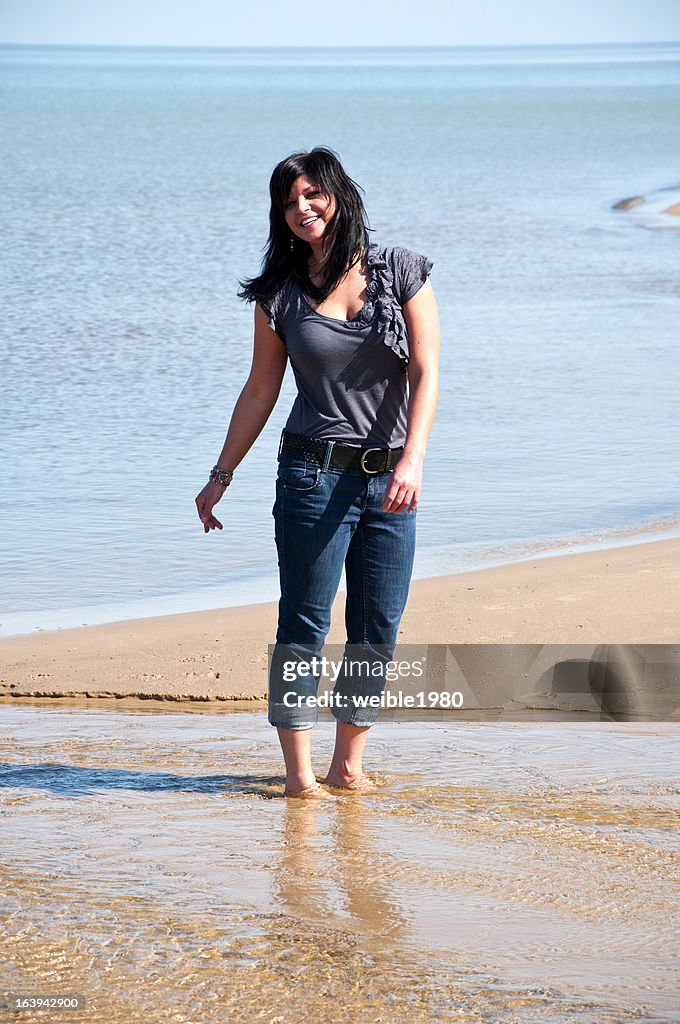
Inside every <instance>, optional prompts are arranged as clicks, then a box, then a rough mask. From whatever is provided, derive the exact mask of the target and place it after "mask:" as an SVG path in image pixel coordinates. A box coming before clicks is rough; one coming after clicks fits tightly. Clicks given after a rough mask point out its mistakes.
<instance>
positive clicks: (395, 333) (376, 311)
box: [357, 242, 433, 371]
mask: <svg viewBox="0 0 680 1024" xmlns="http://www.w3.org/2000/svg"><path fill="white" fill-rule="evenodd" d="M394 255H395V256H397V255H398V259H399V260H401V262H402V263H403V264H404V268H403V269H404V275H403V277H404V278H405V279H409V278H414V279H417V278H420V279H421V280H422V281H424V280H425V278H426V277H427V275H428V274H429V272H430V270H431V269H432V266H433V264H432V262H431V261H430V260H428V259H426V258H424V257H421V256H420V255H419V254H418V253H412V252H411V251H410V250H408V249H399V250H395V253H394ZM366 261H367V263H368V268H369V272H370V273H369V276H370V281H369V283H368V286H367V289H366V291H367V295H368V298H367V302H366V305H365V306H364V308H363V309H362V310H361V312H360V314H359V315H358V317H357V319H361V321H362V322H363V323H371V322H372V321H373V318H374V317H377V325H378V332H379V333H380V334H381V335H382V339H383V342H384V343H385V345H387V347H388V348H390V349H392V351H393V352H394V354H395V355H396V356H398V357H399V359H400V360H401V365H402V369H403V370H404V371H405V370H406V367H407V366H408V361H409V345H408V331H407V329H406V321H405V320H404V314H403V313H402V309H401V304H400V301H399V298H398V296H397V291H398V288H397V283H396V282H395V280H394V275H393V273H392V268H391V266H390V264H389V262H388V260H387V258H386V250H383V249H381V248H380V246H379V245H377V244H376V243H375V242H371V243H369V246H368V250H367V253H366ZM400 266H401V264H400Z"/></svg>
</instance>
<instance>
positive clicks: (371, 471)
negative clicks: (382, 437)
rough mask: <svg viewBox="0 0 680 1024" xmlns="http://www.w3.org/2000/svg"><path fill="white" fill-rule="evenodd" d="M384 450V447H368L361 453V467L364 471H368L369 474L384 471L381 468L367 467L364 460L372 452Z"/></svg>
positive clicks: (372, 474)
mask: <svg viewBox="0 0 680 1024" xmlns="http://www.w3.org/2000/svg"><path fill="white" fill-rule="evenodd" d="M382 451H384V449H383V448H366V450H365V451H363V452H362V453H361V459H360V465H361V468H362V469H363V471H364V473H367V474H368V476H377V475H378V473H381V472H382V470H381V469H367V467H366V464H365V462H364V459H365V458H366V456H367V455H370V454H371V452H382Z"/></svg>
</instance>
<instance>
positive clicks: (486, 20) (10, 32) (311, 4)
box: [0, 0, 680, 47]
mask: <svg viewBox="0 0 680 1024" xmlns="http://www.w3.org/2000/svg"><path fill="white" fill-rule="evenodd" d="M679 39H680V0H644V2H643V0H338V2H336V3H329V2H328V0H293V2H285V0H250V2H244V0H239V2H234V0H0V42H3V43H59V44H80V45H83V44H97V45H128V46H135V45H138V46H302V47H309V46H357V45H360V46H433V45H439V46H471V45H518V44H519V45H531V44H540V43H602V42H655V41H659V42H663V41H667V42H669V41H674V40H679Z"/></svg>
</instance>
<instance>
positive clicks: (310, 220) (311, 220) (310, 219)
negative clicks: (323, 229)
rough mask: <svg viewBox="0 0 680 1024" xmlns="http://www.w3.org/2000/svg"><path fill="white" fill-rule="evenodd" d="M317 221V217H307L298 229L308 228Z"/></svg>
mask: <svg viewBox="0 0 680 1024" xmlns="http://www.w3.org/2000/svg"><path fill="white" fill-rule="evenodd" d="M318 219H319V218H318V217H307V218H306V219H305V220H303V222H302V224H301V225H300V227H301V228H308V227H309V225H310V224H314V223H316V221H317V220H318Z"/></svg>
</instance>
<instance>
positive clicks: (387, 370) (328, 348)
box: [261, 243, 433, 448]
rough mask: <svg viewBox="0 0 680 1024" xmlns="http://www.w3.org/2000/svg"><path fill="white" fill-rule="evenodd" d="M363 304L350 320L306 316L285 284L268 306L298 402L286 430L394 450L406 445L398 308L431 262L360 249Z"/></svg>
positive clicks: (398, 252)
mask: <svg viewBox="0 0 680 1024" xmlns="http://www.w3.org/2000/svg"><path fill="white" fill-rule="evenodd" d="M367 262H368V269H369V281H368V284H367V293H368V298H367V300H366V302H365V303H364V305H363V307H362V308H361V309H360V310H359V312H358V313H357V314H356V316H354V317H352V319H351V320H336V319H334V318H332V317H328V316H324V315H323V314H322V313H317V312H316V310H314V309H312V307H311V306H310V304H309V303H308V302H307V300H306V299H305V296H304V294H303V292H302V290H301V288H300V286H299V284H298V283H297V281H295V280H294V279H293V278H290V279H289V280H288V281H287V282H286V284H285V285H284V286H283V287H282V288H281V289H280V290H279V291H278V292H277V293H276V295H275V296H274V297H273V299H272V300H271V301H270V302H268V303H264V302H263V303H261V305H262V308H263V309H264V310H265V312H266V313H267V316H268V317H269V326H270V327H271V328H272V329H273V330H274V331H276V333H277V334H278V336H279V338H281V340H282V341H283V343H284V345H285V346H286V351H287V353H288V358H289V359H290V363H291V366H292V367H293V373H294V375H295V381H296V384H297V389H298V395H297V398H296V399H295V403H294V404H293V408H292V409H291V412H290V415H289V417H288V420H287V422H286V430H290V431H292V432H293V433H295V434H304V435H305V436H306V437H317V438H322V439H323V440H327V441H331V440H333V441H344V442H345V443H346V444H356V445H362V446H363V445H375V446H376V447H378V446H379V447H385V448H398V447H399V446H400V445H403V444H404V441H405V439H406V409H407V401H408V378H407V374H406V365H407V363H408V355H409V347H408V332H407V329H406V323H405V321H404V317H403V314H402V306H403V305H404V304H405V303H406V302H408V301H409V299H411V298H413V296H414V295H415V294H416V292H417V291H418V290H419V288H420V287H421V285H422V284H423V282H424V281H425V280H426V279H427V276H428V274H429V273H430V271H431V269H432V266H433V264H432V261H431V260H429V259H428V258H427V257H426V256H421V255H420V254H419V253H416V252H412V251H411V250H410V249H401V248H383V247H381V246H379V245H377V244H375V243H371V244H370V245H369V247H368V253H367Z"/></svg>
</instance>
